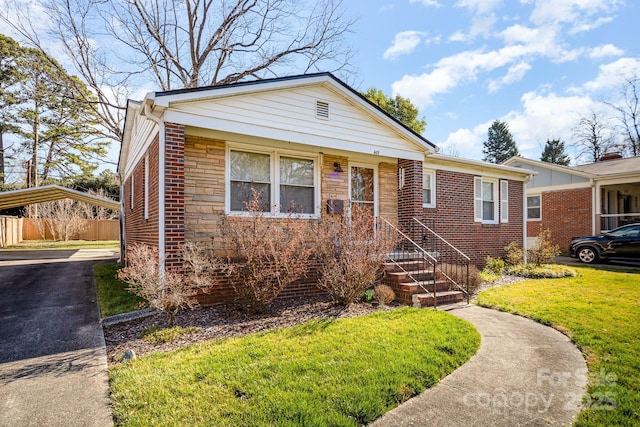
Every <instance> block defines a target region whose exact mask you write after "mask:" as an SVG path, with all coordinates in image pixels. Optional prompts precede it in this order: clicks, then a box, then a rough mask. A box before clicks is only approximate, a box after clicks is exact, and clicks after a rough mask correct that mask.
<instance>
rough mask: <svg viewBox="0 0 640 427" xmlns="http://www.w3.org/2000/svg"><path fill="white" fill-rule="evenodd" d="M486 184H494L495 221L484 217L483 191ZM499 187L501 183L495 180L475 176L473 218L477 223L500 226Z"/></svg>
mask: <svg viewBox="0 0 640 427" xmlns="http://www.w3.org/2000/svg"><path fill="white" fill-rule="evenodd" d="M485 182H490V183H492V184H493V218H494V219H493V220H485V219H484V217H483V212H484V209H483V199H482V191H483V190H482V189H483V184H484V183H485ZM498 185H499V181H498V180H497V179H493V178H484V177H480V176H475V177H474V178H473V201H474V203H473V218H474V221H475V222H481V223H483V224H498V223H499V222H498V221H499V217H498V213H499V212H498V205H499V204H500V199H498Z"/></svg>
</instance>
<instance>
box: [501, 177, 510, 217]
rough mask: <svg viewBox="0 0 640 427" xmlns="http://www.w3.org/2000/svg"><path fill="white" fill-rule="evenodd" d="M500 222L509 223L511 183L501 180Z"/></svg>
mask: <svg viewBox="0 0 640 427" xmlns="http://www.w3.org/2000/svg"><path fill="white" fill-rule="evenodd" d="M500 222H509V181H507V180H503V179H501V180H500Z"/></svg>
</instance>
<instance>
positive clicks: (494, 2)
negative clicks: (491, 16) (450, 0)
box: [456, 0, 502, 14]
mask: <svg viewBox="0 0 640 427" xmlns="http://www.w3.org/2000/svg"><path fill="white" fill-rule="evenodd" d="M500 3H502V0H459V1H458V2H457V3H456V7H465V8H467V9H469V10H470V11H471V12H473V13H477V14H487V13H490V12H492V11H493V10H494V9H495V8H496V7H498V6H499V5H500Z"/></svg>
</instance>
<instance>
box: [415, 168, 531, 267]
mask: <svg viewBox="0 0 640 427" xmlns="http://www.w3.org/2000/svg"><path fill="white" fill-rule="evenodd" d="M473 178H474V175H472V174H465V173H461V172H450V171H443V170H438V171H436V207H435V208H424V209H423V215H424V216H423V217H424V219H425V220H426V221H427V222H429V223H432V224H433V225H434V227H435V231H436V232H437V233H438V234H439V235H441V236H442V237H443V238H444V239H446V240H447V241H449V242H450V243H451V244H452V245H454V246H455V247H457V248H458V249H459V250H460V251H462V252H463V253H465V254H466V255H467V256H469V257H470V258H471V260H472V262H473V263H474V264H475V265H476V266H478V267H483V266H484V263H485V260H486V257H487V255H490V256H492V257H499V256H503V255H504V249H503V248H504V247H505V246H506V245H507V244H508V243H509V242H512V241H517V242H518V243H520V245H521V246H522V244H523V241H522V240H523V232H524V231H523V224H522V221H523V216H522V204H523V201H522V197H523V186H524V184H523V183H522V182H519V181H511V180H510V181H509V222H508V223H500V224H482V223H480V222H474V215H473V203H474V200H473ZM499 199H500V198H499V197H498V201H499ZM498 201H496V202H498ZM499 217H500V215H498V218H499Z"/></svg>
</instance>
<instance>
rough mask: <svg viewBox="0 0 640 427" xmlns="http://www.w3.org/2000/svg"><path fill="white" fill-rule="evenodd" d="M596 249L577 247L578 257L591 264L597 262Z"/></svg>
mask: <svg viewBox="0 0 640 427" xmlns="http://www.w3.org/2000/svg"><path fill="white" fill-rule="evenodd" d="M598 258H599V255H598V251H596V250H595V249H593V248H592V247H589V246H586V247H584V248H580V249H578V259H579V260H580V261H582V262H584V263H585V264H593V263H596V262H598Z"/></svg>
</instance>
